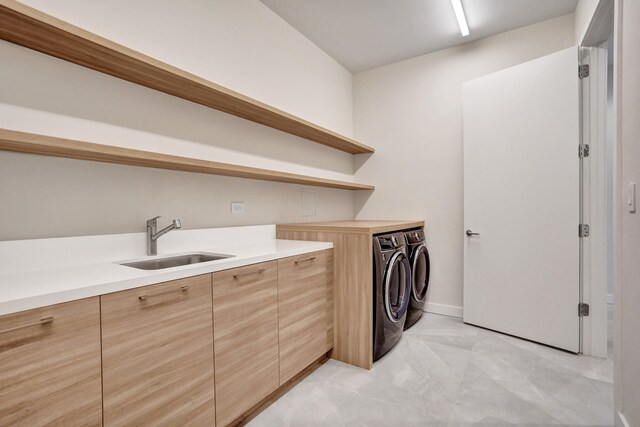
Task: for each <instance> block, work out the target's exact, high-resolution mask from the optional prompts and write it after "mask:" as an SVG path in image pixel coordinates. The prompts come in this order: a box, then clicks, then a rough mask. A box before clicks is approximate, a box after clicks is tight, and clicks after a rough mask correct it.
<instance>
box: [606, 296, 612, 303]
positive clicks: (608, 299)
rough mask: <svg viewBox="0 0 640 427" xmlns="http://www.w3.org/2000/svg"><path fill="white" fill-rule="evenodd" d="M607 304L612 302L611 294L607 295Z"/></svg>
mask: <svg viewBox="0 0 640 427" xmlns="http://www.w3.org/2000/svg"><path fill="white" fill-rule="evenodd" d="M607 304H613V294H608V295H607Z"/></svg>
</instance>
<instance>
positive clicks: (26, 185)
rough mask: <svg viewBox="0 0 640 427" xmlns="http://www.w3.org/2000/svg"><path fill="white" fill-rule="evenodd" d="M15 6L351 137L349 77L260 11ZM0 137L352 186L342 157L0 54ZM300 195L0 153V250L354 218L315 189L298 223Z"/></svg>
mask: <svg viewBox="0 0 640 427" xmlns="http://www.w3.org/2000/svg"><path fill="white" fill-rule="evenodd" d="M25 3H27V4H29V5H31V6H34V7H36V8H39V9H42V10H43V11H44V12H47V13H50V14H52V15H54V16H56V17H59V18H61V19H63V20H66V21H68V22H71V23H73V24H75V25H78V26H80V27H82V28H84V29H87V30H89V31H92V32H95V33H97V34H99V35H102V36H105V37H107V38H110V39H113V40H115V41H117V42H119V43H122V44H124V45H126V46H128V47H131V48H133V49H136V50H139V51H141V52H143V53H147V54H149V55H152V56H154V57H156V58H159V59H161V60H164V61H166V62H168V63H170V64H172V65H175V66H177V67H179V68H182V69H185V70H187V71H190V72H193V73H195V74H197V75H199V76H202V77H204V78H207V79H211V80H212V81H214V82H217V83H220V84H223V85H225V86H227V87H229V88H230V89H233V90H236V91H238V92H240V93H243V94H245V95H247V96H250V97H254V98H256V99H258V100H261V101H263V102H266V103H269V104H271V105H274V106H275V107H278V108H281V109H283V110H285V111H287V112H289V113H292V114H294V115H297V116H300V117H302V118H304V119H307V120H310V121H313V122H316V123H318V124H320V125H322V126H324V127H327V128H329V129H331V130H334V131H337V132H340V133H343V134H345V135H347V136H351V135H352V124H353V119H352V114H353V108H352V102H353V98H352V75H351V74H350V73H349V72H348V71H346V70H345V69H344V68H343V67H342V66H340V65H339V64H338V63H336V62H335V61H334V60H333V59H331V58H330V57H329V56H328V55H326V54H325V53H324V52H323V51H321V50H320V49H319V48H318V47H316V46H315V45H313V44H312V43H311V42H310V41H309V40H308V39H306V38H305V37H304V36H302V35H301V34H300V33H298V32H297V31H296V30H295V29H293V28H292V27H291V26H289V25H288V24H287V23H286V22H284V21H283V20H282V19H281V18H280V17H278V16H277V15H275V14H274V13H273V12H272V11H271V10H270V9H268V8H267V7H266V6H264V5H263V4H262V3H260V2H259V1H258V0H244V1H242V2H238V1H235V0H219V1H214V2H210V1H206V0H186V1H185V2H179V3H176V2H156V1H153V0H139V1H136V2H133V3H132V2H127V1H123V0H115V1H106V0H98V1H92V2H86V1H83V0H60V1H56V2H51V1H47V0H26V1H25ZM185 3H187V4H186V5H185ZM168 28H172V29H173V30H171V31H168ZM0 127H1V128H7V129H15V130H21V131H27V132H34V133H41V134H45V135H52V136H59V137H66V138H71V139H78V140H85V141H89V142H97V143H103V144H110V145H117V146H124V147H130V148H136V149H142V150H148V151H157V152H162V153H167V154H175V155H180V156H187V157H197V158H203V159H209V160H214V161H221V162H228V163H235V164H243V165H249V166H254V167H262V168H267V169H275V170H281V171H286V172H293V173H301V174H308V175H314V176H319V177H325V178H332V179H341V180H346V181H350V180H353V158H352V156H351V155H349V154H347V153H342V152H340V151H338V150H333V149H330V148H328V147H324V146H321V145H319V144H316V143H313V142H310V141H307V140H304V139H301V138H298V137H295V136H292V135H288V134H285V133H283V132H279V131H276V130H273V129H270V128H267V127H265V126H261V125H258V124H255V123H251V122H247V121H245V120H242V119H239V118H236V117H233V116H229V115H227V114H224V113H221V112H217V111H214V110H210V109H208V108H205V107H202V106H199V105H196V104H193V103H190V102H187V101H184V100H181V99H178V98H174V97H171V96H168V95H165V94H162V93H159V92H156V91H153V90H150V89H147V88H144V87H140V86H136V85H134V84H131V83H128V82H125V81H122V80H118V79H116V78H113V77H110V76H107V75H104V74H101V73H97V72H95V71H92V70H89V69H86V68H83V67H80V66H76V65H73V64H70V63H67V62H64V61H61V60H58V59H55V58H52V57H49V56H46V55H43V54H40V53H37V52H34V51H31V50H28V49H25V48H22V47H20V46H17V45H14V44H11V43H7V42H4V41H0ZM302 188H303V187H301V186H296V185H288V184H279V183H269V182H261V181H255V180H244V179H239V178H224V177H216V176H208V175H198V174H188V173H181V172H172V171H160V170H153V169H144V168H136V167H125V166H117V165H106V164H100V163H94V162H86V161H78V160H64V159H54V158H48V157H39V156H33V155H21V154H14V153H7V152H0V240H11V239H26V238H41V237H56V236H70V235H85V234H103V233H123V232H132V231H142V230H143V229H144V223H145V219H147V218H150V217H152V216H155V215H162V216H164V217H166V219H165V220H169V219H171V218H175V217H179V218H181V219H182V220H183V226H184V227H185V228H198V227H216V226H227V225H240V224H264V223H278V222H299V221H302V220H311V219H317V220H332V219H352V218H353V195H352V193H351V192H349V191H343V190H329V189H314V188H311V190H312V191H317V215H316V217H315V218H302V217H301V212H300V190H301V189H302ZM307 189H309V188H307ZM231 201H244V202H245V203H246V212H245V213H244V214H235V215H231V214H230V206H229V205H230V202H231Z"/></svg>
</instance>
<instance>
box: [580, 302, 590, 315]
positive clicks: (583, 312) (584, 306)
mask: <svg viewBox="0 0 640 427" xmlns="http://www.w3.org/2000/svg"><path fill="white" fill-rule="evenodd" d="M588 315H589V304H585V303H583V302H581V303H580V304H578V316H579V317H587V316H588Z"/></svg>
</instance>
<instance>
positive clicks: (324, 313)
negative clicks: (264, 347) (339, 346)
mask: <svg viewBox="0 0 640 427" xmlns="http://www.w3.org/2000/svg"><path fill="white" fill-rule="evenodd" d="M328 252H331V251H328ZM329 261H331V262H332V260H329ZM331 286H332V281H329V283H327V251H319V252H313V253H308V254H303V255H299V256H294V257H289V258H283V259H279V260H278V316H279V328H280V332H279V345H280V384H284V383H286V382H287V381H289V380H290V379H291V378H293V377H294V376H295V375H296V374H297V373H298V372H300V371H302V370H303V369H304V368H305V367H307V366H309V364H311V363H312V362H313V361H314V360H316V359H318V357H320V356H321V355H323V354H325V353H327V352H328V351H329V350H330V349H331V348H332V347H333V343H330V345H329V346H328V345H327V344H328V343H327V336H328V334H329V333H332V325H333V313H332V312H331V313H329V312H328V306H329V304H330V301H329V297H331V295H330V291H329V288H330V287H331Z"/></svg>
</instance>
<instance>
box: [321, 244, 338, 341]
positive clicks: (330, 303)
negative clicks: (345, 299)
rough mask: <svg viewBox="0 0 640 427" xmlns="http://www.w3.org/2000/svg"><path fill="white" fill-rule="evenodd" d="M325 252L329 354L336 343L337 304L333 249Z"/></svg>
mask: <svg viewBox="0 0 640 427" xmlns="http://www.w3.org/2000/svg"><path fill="white" fill-rule="evenodd" d="M324 252H325V265H326V266H327V268H326V281H327V284H326V287H325V289H326V292H327V336H326V342H325V348H326V351H327V352H331V351H332V350H333V341H334V329H335V326H334V325H335V321H336V314H335V303H334V300H333V299H334V292H333V286H334V279H333V275H334V268H333V262H334V258H333V249H327V250H325V251H324Z"/></svg>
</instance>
